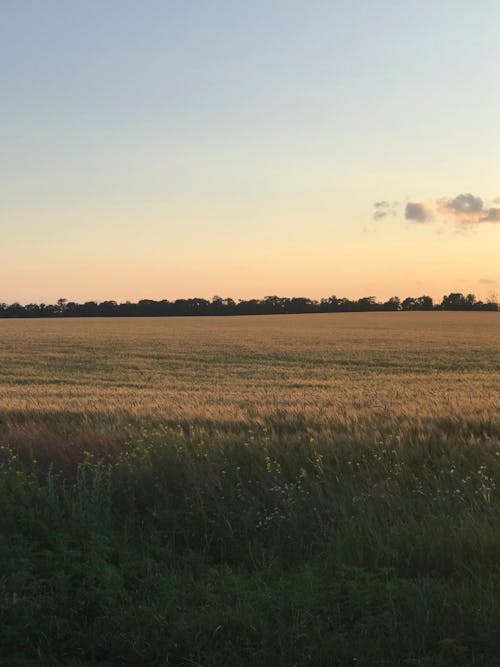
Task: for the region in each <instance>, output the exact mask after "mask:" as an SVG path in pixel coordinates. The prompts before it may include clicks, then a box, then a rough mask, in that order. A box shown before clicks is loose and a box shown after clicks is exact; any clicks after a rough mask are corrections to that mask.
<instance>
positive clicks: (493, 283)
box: [478, 278, 498, 285]
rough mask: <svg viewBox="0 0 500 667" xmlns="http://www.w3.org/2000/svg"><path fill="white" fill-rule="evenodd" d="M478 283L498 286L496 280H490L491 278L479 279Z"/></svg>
mask: <svg viewBox="0 0 500 667" xmlns="http://www.w3.org/2000/svg"><path fill="white" fill-rule="evenodd" d="M478 282H479V283H480V284H481V285H498V280H491V278H479V280H478Z"/></svg>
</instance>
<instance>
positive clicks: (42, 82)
mask: <svg viewBox="0 0 500 667" xmlns="http://www.w3.org/2000/svg"><path fill="white" fill-rule="evenodd" d="M499 26H500V3H498V2H496V1H495V2H493V1H490V0H479V1H478V2H475V3H470V2H463V1H460V0H454V1H451V0H442V1H441V2H428V1H425V0H424V1H419V2H416V1H415V2H412V1H408V2H401V1H398V2H396V1H389V0H386V1H385V2H376V3H374V2H370V1H368V0H365V1H363V2H362V1H361V0H354V1H353V0H351V1H349V2H347V1H344V2H335V1H330V2H314V1H307V2H305V1H304V2H269V1H267V2H252V3H246V2H234V1H233V2H220V1H219V2H209V1H206V2H180V1H179V2H167V1H162V2H157V1H152V0H144V1H141V2H139V1H136V2H131V1H130V0H120V1H117V0H107V1H106V2H97V1H96V0H87V1H85V2H82V1H79V0H72V1H68V0H66V1H64V2H63V1H62V0H58V1H54V0H47V1H45V2H43V3H42V2H38V1H37V2H35V1H25V0H4V1H3V2H2V3H1V4H0V85H1V91H2V93H1V94H2V103H1V105H0V142H1V143H0V146H1V150H0V229H1V231H2V238H3V241H4V247H5V248H7V250H8V251H7V257H6V258H5V259H4V261H3V262H2V265H1V266H0V286H1V291H2V293H1V294H0V300H4V301H9V300H14V299H17V300H20V301H23V302H25V301H30V300H53V299H55V298H58V297H59V296H66V297H68V298H71V299H79V300H81V299H86V298H89V299H90V298H96V299H104V298H117V299H127V298H130V299H135V298H141V297H151V298H163V297H165V298H176V297H181V296H194V295H199V296H207V297H209V296H212V295H213V294H216V293H217V294H223V295H231V296H233V297H235V298H237V297H248V296H263V295H265V294H272V293H280V294H307V295H310V296H321V295H328V294H331V293H337V294H345V295H347V296H361V295H362V294H375V295H378V296H380V297H387V296H391V295H392V294H395V293H399V294H401V295H402V296H405V295H407V294H420V293H430V294H432V295H434V296H441V295H442V294H443V293H444V292H446V291H452V290H459V291H464V292H466V291H473V292H475V293H477V294H480V295H485V294H486V293H487V292H488V291H489V290H490V289H493V290H494V289H497V286H498V287H500V282H499V281H500V270H499V266H500V250H499V248H500V244H499V241H500V225H499V224H495V223H490V222H482V223H481V224H462V222H463V221H461V224H457V222H456V220H455V219H454V218H453V219H451V218H446V219H442V220H441V219H439V215H438V216H437V218H438V219H436V220H433V221H431V222H428V223H426V224H416V223H415V221H413V220H411V219H405V207H406V204H407V203H408V202H429V201H431V202H440V201H442V200H443V198H449V199H450V200H451V199H452V198H454V197H456V196H457V195H459V194H461V193H473V194H474V196H475V197H480V198H481V199H482V200H483V201H484V206H485V208H487V209H488V210H490V209H489V207H493V206H495V202H494V200H495V199H496V198H497V197H499V196H500V178H499V169H498V156H499V155H500V132H499V131H498V127H499V125H498V109H499V106H500V105H499V102H500V86H499V83H500V81H499V78H500V77H499V74H498V63H499V62H500V39H499V37H500V27H499ZM377 201H389V202H397V206H395V208H394V215H392V214H391V215H387V216H385V217H383V218H380V219H378V220H374V219H373V211H374V209H373V204H374V202H377ZM438 209H440V210H443V209H442V207H439V206H437V209H436V210H438ZM484 218H485V219H486V218H487V216H484Z"/></svg>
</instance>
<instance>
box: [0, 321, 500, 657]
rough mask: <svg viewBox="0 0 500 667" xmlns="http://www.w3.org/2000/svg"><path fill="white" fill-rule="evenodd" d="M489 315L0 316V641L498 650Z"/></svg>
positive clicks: (335, 650)
mask: <svg viewBox="0 0 500 667" xmlns="http://www.w3.org/2000/svg"><path fill="white" fill-rule="evenodd" d="M499 396H500V315H499V314H498V313H493V312H492V313H489V312H484V313H453V312H446V313H440V312H430V313H352V314H325V315H321V314H315V315H287V316H260V317H259V316H255V317H219V318H212V317H206V318H204V317H198V318H156V319H155V318H136V319H129V318H114V319H105V318H95V319H94V318H89V319H69V318H68V319H61V320H57V319H52V320H4V321H2V322H0V502H1V508H2V512H1V515H0V527H1V529H0V665H9V666H10V665H75V666H76V665H81V666H83V665H98V664H99V663H101V664H104V662H103V661H107V662H106V664H107V665H110V664H111V665H130V666H132V665H138V666H139V665H170V664H172V665H199V666H206V667H212V666H214V667H215V666H221V665H228V666H232V665H234V666H235V667H238V666H240V665H242V666H243V665H252V666H256V667H257V666H264V667H265V666H266V665H273V666H276V667H278V666H281V665H282V666H283V667H285V666H286V667H291V666H293V665H297V666H302V665H304V666H305V665H311V666H321V665H328V666H333V667H336V666H338V667H343V666H344V665H363V666H366V667H372V666H379V665H380V666H382V665H385V666H387V667H396V666H397V665H420V666H434V665H437V666H439V665H441V666H447V665H450V666H452V665H481V666H482V665H484V666H488V667H490V666H494V665H500V399H499Z"/></svg>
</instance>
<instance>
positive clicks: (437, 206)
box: [373, 192, 500, 228]
mask: <svg viewBox="0 0 500 667" xmlns="http://www.w3.org/2000/svg"><path fill="white" fill-rule="evenodd" d="M494 204H500V197H497V198H496V199H494V200H492V201H491V202H490V203H487V202H486V203H485V202H484V200H483V199H481V197H478V196H476V195H473V194H472V193H470V192H467V193H463V194H459V195H457V196H456V197H441V198H440V199H427V200H420V201H418V200H417V201H408V202H407V203H406V204H405V205H404V210H403V214H404V217H405V219H406V220H409V221H410V222H415V223H432V222H444V223H452V224H455V225H456V226H457V227H462V228H464V227H472V226H474V225H478V224H482V223H500V207H499V206H495V205H494ZM373 207H374V212H373V219H374V220H381V219H383V218H386V217H388V216H395V215H398V214H399V212H400V210H401V205H400V204H399V203H398V202H389V201H378V202H375V203H374V205H373Z"/></svg>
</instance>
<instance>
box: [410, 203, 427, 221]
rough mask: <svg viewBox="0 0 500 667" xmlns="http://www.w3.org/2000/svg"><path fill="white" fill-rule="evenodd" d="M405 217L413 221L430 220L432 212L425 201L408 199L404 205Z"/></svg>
mask: <svg viewBox="0 0 500 667" xmlns="http://www.w3.org/2000/svg"><path fill="white" fill-rule="evenodd" d="M405 218H406V219H407V220H412V221H413V222H431V221H432V220H434V212H433V210H432V206H431V205H429V203H427V202H412V201H410V202H408V203H407V204H406V207H405Z"/></svg>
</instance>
